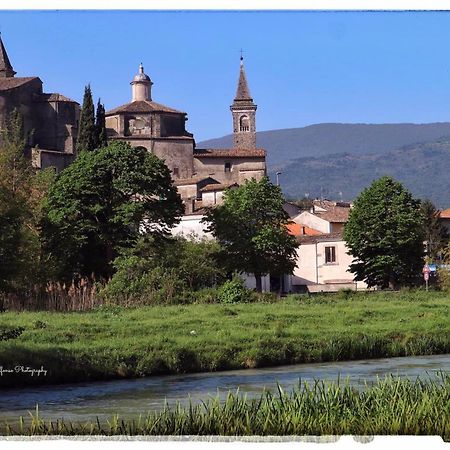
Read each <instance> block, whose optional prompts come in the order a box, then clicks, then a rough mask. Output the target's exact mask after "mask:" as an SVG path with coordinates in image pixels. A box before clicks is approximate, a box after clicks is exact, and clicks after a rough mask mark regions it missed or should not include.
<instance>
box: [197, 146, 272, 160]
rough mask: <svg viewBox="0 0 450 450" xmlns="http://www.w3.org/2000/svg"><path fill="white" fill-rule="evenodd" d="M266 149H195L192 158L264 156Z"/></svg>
mask: <svg viewBox="0 0 450 450" xmlns="http://www.w3.org/2000/svg"><path fill="white" fill-rule="evenodd" d="M265 157H266V151H265V150H264V149H262V148H255V149H243V148H210V149H195V150H194V158H265Z"/></svg>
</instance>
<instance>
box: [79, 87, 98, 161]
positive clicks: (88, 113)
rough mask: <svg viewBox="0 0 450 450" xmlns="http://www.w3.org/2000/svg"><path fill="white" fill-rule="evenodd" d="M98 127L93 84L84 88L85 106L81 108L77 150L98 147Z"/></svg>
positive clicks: (81, 150) (90, 149) (88, 149)
mask: <svg viewBox="0 0 450 450" xmlns="http://www.w3.org/2000/svg"><path fill="white" fill-rule="evenodd" d="M97 143H98V142H97V128H96V126H95V116H94V103H93V101H92V92H91V86H90V85H89V84H88V85H87V86H86V87H85V88H84V97H83V106H82V108H81V115H80V125H79V128H78V140H77V152H78V153H81V152H83V151H92V150H95V149H96V148H97Z"/></svg>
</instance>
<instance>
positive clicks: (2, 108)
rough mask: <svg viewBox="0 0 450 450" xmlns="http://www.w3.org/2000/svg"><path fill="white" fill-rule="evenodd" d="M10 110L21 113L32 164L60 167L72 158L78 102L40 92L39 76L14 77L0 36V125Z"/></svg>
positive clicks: (65, 165)
mask: <svg viewBox="0 0 450 450" xmlns="http://www.w3.org/2000/svg"><path fill="white" fill-rule="evenodd" d="M13 110H18V111H19V112H20V113H21V114H22V116H23V119H24V132H25V135H26V136H27V144H28V145H27V152H28V153H29V154H31V155H32V160H33V164H34V166H35V167H38V168H45V167H50V166H54V167H57V168H58V169H60V170H61V169H63V168H64V167H67V166H68V165H69V164H70V163H71V162H72V161H73V159H74V155H75V144H76V137H77V133H78V121H79V114H80V108H79V104H78V103H77V102H75V101H73V100H71V99H69V98H67V97H65V96H63V95H61V94H58V93H44V92H43V86H42V81H41V79H40V78H39V77H16V72H15V71H14V69H13V67H12V65H11V62H10V60H9V57H8V54H7V52H6V49H5V46H4V44H3V41H2V39H1V37H0V128H4V127H5V125H6V123H7V120H8V117H9V115H10V114H11V112H12V111H13Z"/></svg>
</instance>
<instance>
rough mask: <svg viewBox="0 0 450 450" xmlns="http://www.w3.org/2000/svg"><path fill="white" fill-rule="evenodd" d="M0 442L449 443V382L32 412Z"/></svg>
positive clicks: (308, 388) (396, 381)
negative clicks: (131, 411) (82, 417)
mask: <svg viewBox="0 0 450 450" xmlns="http://www.w3.org/2000/svg"><path fill="white" fill-rule="evenodd" d="M1 433H2V434H6V435H17V434H20V435H153V436H158V435H223V436H244V435H259V436H268V435H342V434H358V435H386V434H388V435H440V436H442V437H443V438H444V439H446V440H449V439H450V375H449V374H443V373H441V374H440V377H439V378H437V379H431V380H420V379H416V380H415V381H410V380H406V379H401V378H397V377H392V376H390V377H386V378H384V379H381V380H378V381H377V382H376V383H375V384H374V385H372V386H366V388H365V389H363V390H357V389H355V388H353V387H351V386H350V385H349V383H348V381H345V382H337V383H325V382H323V381H315V382H314V383H312V384H307V383H302V382H300V383H299V385H298V387H297V388H295V389H294V390H293V391H291V392H290V393H286V392H284V391H283V389H282V388H281V387H280V386H278V391H277V392H276V393H275V394H273V393H271V392H268V391H266V392H264V393H263V394H262V395H261V396H260V398H257V399H253V400H247V399H246V397H245V396H241V395H240V394H239V393H236V394H233V393H229V394H228V396H227V397H226V399H225V401H221V400H220V399H219V398H218V397H216V398H211V399H209V400H207V401H205V402H202V403H200V404H192V403H191V402H190V403H189V405H188V406H181V405H180V404H179V403H178V404H176V405H175V406H172V407H170V406H168V405H166V406H165V407H164V409H163V410H162V411H159V412H151V413H149V414H148V415H147V416H145V417H142V416H139V417H138V418H136V419H132V420H123V419H121V418H120V417H119V416H114V417H112V418H111V419H110V420H108V421H106V422H105V423H100V421H99V420H97V421H94V422H86V423H71V422H66V421H64V420H53V421H45V420H43V419H41V418H40V416H39V411H38V410H36V413H35V414H34V415H31V421H29V423H28V424H26V423H25V421H24V419H23V418H19V420H18V423H17V424H3V425H2V427H1Z"/></svg>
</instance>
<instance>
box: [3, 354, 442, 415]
mask: <svg viewBox="0 0 450 450" xmlns="http://www.w3.org/2000/svg"><path fill="white" fill-rule="evenodd" d="M441 371H443V372H447V373H450V354H446V355H432V356H418V357H403V358H387V359H370V360H360V361H346V362H333V363H315V364H298V365H291V366H281V367H276V368H265V369H247V370H235V371H226V372H213V373H211V372H210V373H200V374H189V375H166V376H157V377H147V378H139V379H133V380H117V381H104V382H90V383H73V384H66V385H53V386H43V387H30V388H20V389H9V390H0V422H4V421H5V420H7V421H12V422H14V423H17V422H16V421H17V418H18V417H19V416H28V411H31V412H34V410H35V408H36V404H39V414H40V416H41V417H42V418H51V419H57V418H58V419H59V418H64V419H66V420H72V421H81V422H83V421H87V420H95V419H96V417H98V418H99V420H101V421H104V420H106V419H109V418H111V416H112V415H114V414H119V416H120V417H122V418H126V417H136V416H138V415H139V414H142V415H143V416H145V415H146V414H147V412H148V411H151V410H158V409H161V408H162V407H163V406H164V402H165V401H167V402H168V403H169V404H170V405H173V404H175V403H176V402H177V401H179V402H181V403H183V404H186V403H187V402H188V398H189V396H190V398H191V400H192V402H194V403H195V402H199V401H200V400H207V399H208V398H209V397H211V396H213V397H215V396H217V395H219V396H220V397H221V398H224V397H225V396H226V395H227V393H228V391H230V390H231V391H233V392H236V390H237V389H238V388H239V392H240V393H241V394H246V395H247V398H251V397H255V396H259V395H260V394H261V392H262V391H263V390H264V389H267V390H276V388H277V383H279V384H280V385H281V386H282V387H283V389H284V390H290V389H292V388H293V387H295V386H296V385H298V382H299V379H301V380H302V381H308V382H312V381H314V380H316V379H320V380H326V381H336V380H337V379H338V377H339V378H340V379H341V381H342V380H345V379H348V380H349V382H350V383H351V384H352V385H353V386H355V387H357V388H364V386H365V382H368V383H372V382H374V381H376V379H377V377H381V378H383V377H384V376H386V375H389V374H393V375H396V376H401V377H407V378H410V379H415V378H416V377H418V376H420V377H421V378H433V379H435V378H437V377H436V374H438V372H441Z"/></svg>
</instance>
